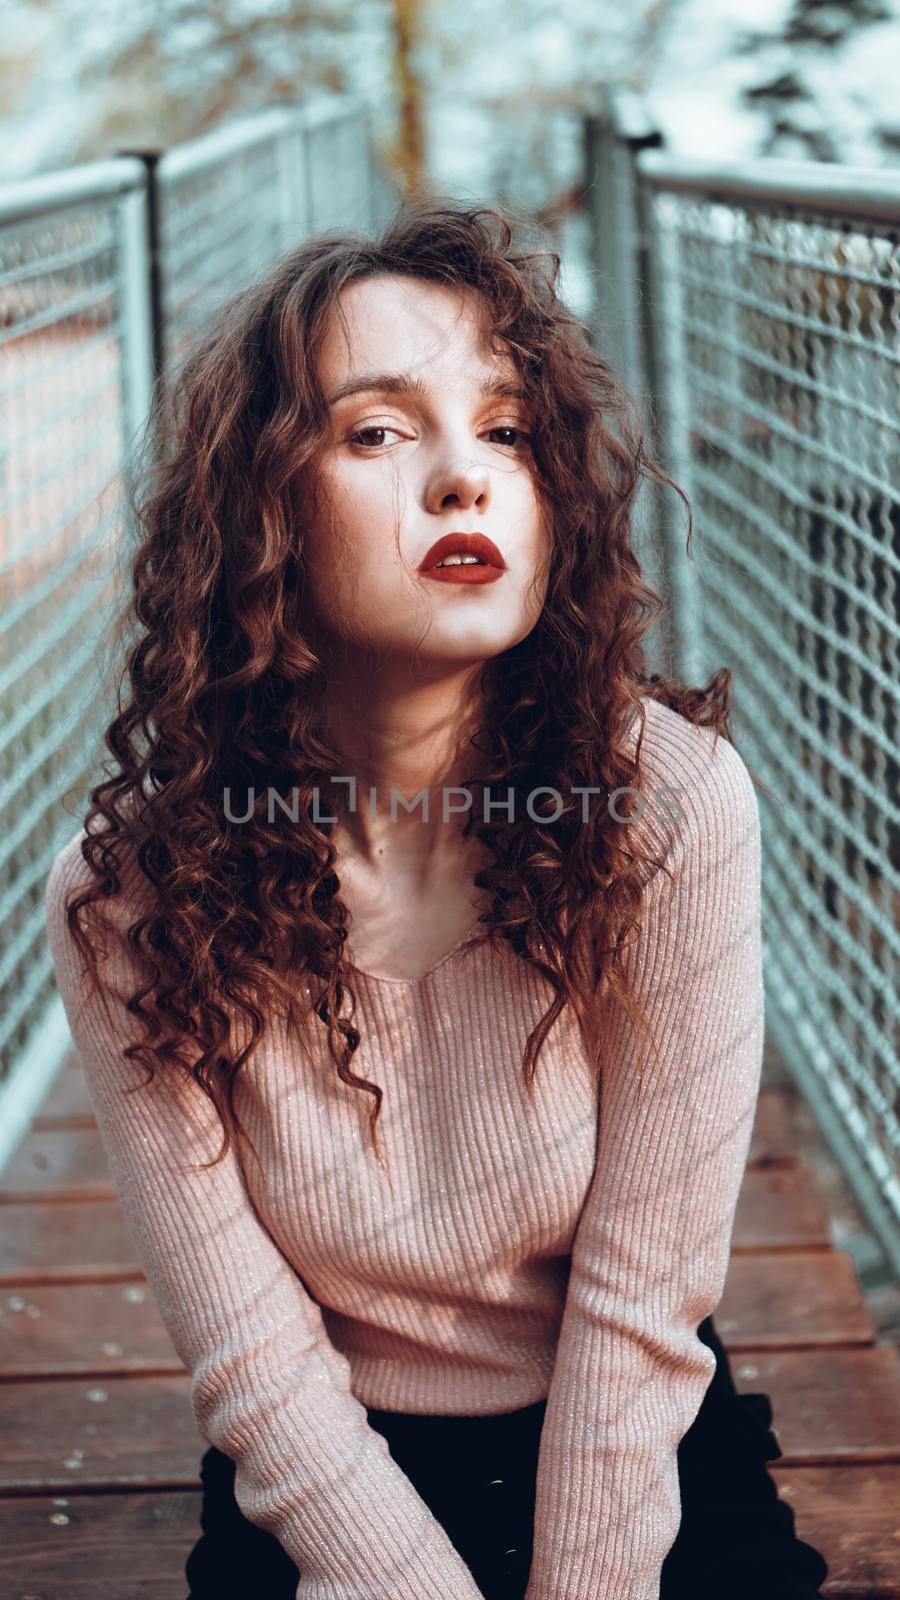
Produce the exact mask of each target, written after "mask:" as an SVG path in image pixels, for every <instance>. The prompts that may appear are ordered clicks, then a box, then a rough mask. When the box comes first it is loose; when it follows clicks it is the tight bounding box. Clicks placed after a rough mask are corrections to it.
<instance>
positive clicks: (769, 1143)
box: [747, 1089, 795, 1167]
mask: <svg viewBox="0 0 900 1600" xmlns="http://www.w3.org/2000/svg"><path fill="white" fill-rule="evenodd" d="M747 1164H748V1166H751V1167H780V1166H788V1167H790V1166H793V1165H794V1164H795V1154H794V1141H793V1137H792V1134H791V1124H790V1114H789V1100H788V1097H787V1095H786V1094H785V1093H784V1092H783V1090H781V1089H761V1090H760V1092H759V1100H758V1102H757V1107H756V1121H755V1122H754V1124H753V1134H752V1136H751V1139H750V1154H749V1156H748V1158H747Z"/></svg>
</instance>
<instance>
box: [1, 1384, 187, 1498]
mask: <svg viewBox="0 0 900 1600" xmlns="http://www.w3.org/2000/svg"><path fill="white" fill-rule="evenodd" d="M205 1448H206V1446H205V1444H204V1442H203V1440H202V1438H201V1436H200V1434H199V1432H198V1430H197V1426H196V1424H195V1422H194V1417H193V1412H192V1410H191V1403H190V1378H189V1377H188V1375H187V1373H181V1374H178V1375H173V1376H165V1377H141V1378H127V1377H120V1378H104V1379H102V1380H99V1381H98V1380H95V1379H90V1378H87V1379H77V1378H57V1379H49V1380H41V1379H38V1380H36V1381H34V1382H28V1381H25V1382H21V1383H19V1382H15V1381H9V1382H7V1383H0V1495H3V1494H36V1493H44V1492H46V1493H48V1494H65V1493H66V1492H67V1490H68V1489H69V1488H71V1487H72V1486H73V1485H77V1489H78V1490H79V1491H84V1490H87V1489H94V1490H96V1489H180V1488H191V1487H193V1486H194V1484H195V1483H197V1482H199V1471H200V1458H201V1456H202V1454H203V1451H204V1449H205Z"/></svg>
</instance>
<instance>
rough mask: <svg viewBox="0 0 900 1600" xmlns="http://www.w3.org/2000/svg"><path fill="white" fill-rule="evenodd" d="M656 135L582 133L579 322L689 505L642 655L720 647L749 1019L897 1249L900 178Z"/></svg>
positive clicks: (651, 530) (713, 656)
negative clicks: (753, 986) (758, 901)
mask: <svg viewBox="0 0 900 1600" xmlns="http://www.w3.org/2000/svg"><path fill="white" fill-rule="evenodd" d="M659 143H660V140H659V136H658V135H654V131H653V129H652V127H651V126H650V125H649V123H648V122H647V121H646V120H643V121H642V119H641V117H640V115H639V114H637V113H636V111H635V107H634V105H633V104H632V105H629V106H626V108H625V109H624V111H623V110H621V109H620V108H619V107H618V106H617V105H616V104H615V102H613V101H610V100H607V101H606V103H605V105H604V106H603V107H602V108H601V110H600V112H599V114H598V116H597V117H596V118H593V119H592V121H591V126H590V128H589V132H588V138H587V149H588V153H589V156H590V157H591V158H592V162H593V164H592V167H591V170H590V172H589V174H588V177H589V180H590V179H591V178H593V180H594V186H595V207H596V209H595V227H594V237H595V240H596V241H597V242H596V251H595V277H596V283H597V291H598V304H597V331H598V339H599V340H600V341H601V342H606V343H607V345H608V348H609V349H610V352H611V355H612V358H613V360H614V364H617V365H618V366H619V369H620V370H621V372H622V374H623V376H624V377H625V378H626V380H627V381H628V382H629V384H630V385H631V386H632V388H633V389H634V391H635V392H636V393H637V394H638V395H639V396H640V399H641V403H642V405H643V408H644V411H645V418H646V420H647V421H648V424H649V426H650V427H651V429H652V433H653V438H654V440H655V442H656V444H657V448H658V450H659V452H660V454H661V456H662V459H663V461H664V464H665V465H666V467H667V469H668V470H669V472H670V473H671V475H672V476H673V477H674V478H675V480H676V482H678V483H680V484H681V486H682V487H683V488H684V489H685V490H686V492H687V493H688V495H689V496H690V498H691V501H692V505H693V509H694V515H695V530H694V540H693V546H692V549H693V553H692V556H691V558H690V559H688V558H687V556H686V554H685V537H686V523H685V517H684V514H683V512H682V511H681V508H680V502H677V501H675V502H674V506H673V505H671V504H670V503H667V502H666V501H661V500H660V498H659V497H658V496H654V502H653V505H652V506H651V507H645V510H646V511H647V515H646V517H645V525H644V534H645V538H646V541H647V548H648V554H649V556H650V558H651V565H653V564H654V562H655V573H656V574H657V575H658V578H659V580H660V582H661V587H662V589H663V591H664V592H665V593H666V595H667V598H668V599H669V603H670V608H671V617H672V627H671V631H670V632H669V634H668V635H667V636H665V637H663V638H662V639H658V640H657V641H656V651H657V664H661V665H663V666H665V667H666V668H668V669H671V670H673V671H675V672H676V673H677V674H678V675H679V676H681V677H683V678H685V679H687V680H688V681H690V682H691V683H700V682H705V681H706V680H707V679H708V677H709V676H710V674H711V673H713V672H714V671H715V670H717V669H718V668H719V667H720V666H722V665H727V666H730V667H731V668H732V670H733V672H734V679H735V696H734V704H735V716H734V723H733V726H734V731H735V737H736V739H737V741H738V744H739V747H740V749H741V751H742V753H743V754H744V755H745V757H746V759H747V760H748V762H749V763H750V765H751V767H752V768H753V770H754V772H755V773H756V774H757V775H758V776H759V777H760V778H761V779H762V780H763V781H764V782H765V783H766V784H767V785H768V786H769V788H770V789H772V790H773V791H774V793H775V795H776V796H777V803H775V804H773V803H772V802H771V801H770V800H769V799H768V797H767V796H766V795H764V794H760V809H761V813H762V818H763V828H764V869H763V871H764V881H763V892H764V933H765V963H766V993H767V1021H768V1026H769V1030H770V1032H771V1035H772V1037H773V1039H774V1042H775V1044H776V1046H777V1047H778V1048H779V1050H780V1052H781V1054H782V1056H783V1057H784V1060H785V1062H786V1064H787V1066H788V1068H789V1069H790V1071H791V1073H792V1075H793V1077H794V1079H795V1080H796V1082H797V1084H798V1087H799V1088H800V1089H801V1090H802V1091H803V1092H804V1094H805V1096H806V1098H807V1100H808V1101H809V1103H810V1104H811V1105H812V1107H813V1109H814V1111H815V1113H816V1115H817V1117H818V1119H819V1121H820V1123H821V1126H822V1129H823V1132H824V1133H825V1135H826V1137H827V1138H828V1141H829V1143H830V1145H831V1146H832V1148H833V1150H834V1152H835V1154H836V1155H837V1157H838V1159H839V1160H840V1162H841V1165H842V1167H843V1169H844V1171H845V1172H846V1175H847V1177H848V1179H849V1181H850V1182H851V1184H852V1186H853V1188H854V1190H855V1192H856V1195H857V1197H858V1199H859V1201H860V1203H861V1205H862V1206H863V1208H864V1210H865V1211H866V1214H867V1216H868V1218H869V1220H870V1222H871V1224H872V1227H873V1230H874V1231H875V1232H876V1233H877V1234H878V1235H879V1237H880V1239H881V1241H882V1243H883V1245H884V1247H885V1249H886V1251H887V1252H888V1254H889V1256H890V1258H891V1260H892V1262H893V1264H894V1267H895V1269H896V1270H897V1271H900V1164H898V1155H900V1117H898V1088H900V988H898V969H897V957H898V949H900V781H898V780H900V583H898V578H900V422H898V408H897V394H898V377H900V249H898V238H900V234H898V228H900V180H898V177H897V175H896V174H895V173H892V172H883V171H878V170H876V171H868V170H859V169H856V170H854V169H851V168H841V167H839V166H834V165H827V164H820V163H799V162H781V161H777V162H776V161H755V162H747V163H742V164H734V165H730V166H728V167H718V168H710V167H707V166H705V165H704V164H703V163H701V162H698V161H689V160H679V159H678V158H677V157H674V156H671V155H669V154H667V153H666V152H664V151H662V150H660V149H653V148H648V146H651V147H652V146H653V145H659ZM671 499H672V500H674V497H671Z"/></svg>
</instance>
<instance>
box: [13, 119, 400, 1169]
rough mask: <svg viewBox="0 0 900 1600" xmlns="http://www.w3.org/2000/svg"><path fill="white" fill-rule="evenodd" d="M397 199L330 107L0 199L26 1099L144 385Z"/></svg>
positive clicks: (50, 991) (92, 730) (19, 1034)
mask: <svg viewBox="0 0 900 1600" xmlns="http://www.w3.org/2000/svg"><path fill="white" fill-rule="evenodd" d="M397 198H398V195H397V192H396V191H395V190H394V188H393V186H392V185H391V183H390V181H389V180H388V178H387V176H386V175H385V173H384V172H383V171H382V169H381V167H380V165H379V163H378V161H377V160H376V158H375V156H374V154H373V141H372V139H371V137H370V130H369V124H368V113H367V108H366V107H365V106H364V105H361V104H359V103H358V102H355V101H349V100H344V99H339V100H335V101H326V102H323V103H321V104H319V105H315V106H310V107H302V108H299V109H297V110H293V109H282V110H275V111H271V112H267V113H264V114H262V115H260V116H258V117H254V118H250V119H244V120H242V121H240V122H236V123H234V124H232V125H230V126H227V127H225V128H224V129H223V130H222V131H220V132H216V133H213V134H211V135H209V136H208V137H205V138H203V139H199V140H197V141H194V142H192V143H191V144H189V145H184V146H181V147H179V148H177V149H173V150H170V151H167V152H165V153H164V154H162V155H161V156H159V157H157V156H156V155H155V154H151V155H126V156H122V157H119V158H117V159H115V160H110V161H103V162H93V163H90V164H88V165H85V166H82V167H73V168H70V169H68V170H65V171H62V172H59V173H50V174H43V175H40V176H38V177H35V178H32V179H25V180H21V181H18V182H16V183H11V184H6V185H0V353H2V362H0V416H2V426H0V438H2V443H0V930H2V940H0V1085H3V1084H4V1082H5V1083H6V1087H7V1088H10V1080H11V1079H12V1077H14V1076H15V1077H16V1078H18V1079H20V1080H21V1081H23V1082H25V1083H26V1089H25V1091H24V1093H25V1096H26V1098H27V1099H28V1098H34V1097H35V1096H36V1095H37V1096H38V1097H39V1093H38V1092H39V1080H40V1077H41V1074H42V1073H43V1074H44V1075H46V1074H47V1073H50V1074H51V1075H52V1070H54V1069H55V1065H56V1060H54V1059H53V1049H52V1048H51V1047H49V1046H48V1041H47V1035H46V1030H45V1028H44V1026H43V1024H44V1022H45V1020H46V1016H47V1008H48V1006H50V1003H51V1001H52V1000H53V998H54V996H55V985H54V979H53V972H52V966H51V962H50V956H49V951H48V950H47V947H46V940H45V934H44V911H43V891H44V884H45V881H46V876H47V872H48V870H49V867H50V864H51V861H52V859H53V856H54V855H55V853H56V851H57V850H58V849H59V848H60V846H61V845H62V844H63V843H64V841H65V839H66V838H68V837H70V836H71V834H72V833H73V832H74V831H75V828H76V825H78V826H80V816H82V815H83V813H84V808H85V806H86V804H87V791H88V788H89V787H90V786H91V785H92V784H93V783H95V782H96V781H97V778H98V776H99V773H98V771H97V750H98V743H99V736H100V732H101V731H102V728H103V726H105V724H106V722H107V721H108V720H109V717H110V716H111V715H112V713H113V709H114V703H113V701H112V699H111V698H110V694H111V687H112V686H110V685H109V684H107V683H105V682H104V670H103V669H104V665H105V663H104V661H103V655H104V645H103V640H104V638H105V630H106V627H107V624H108V623H109V622H110V621H111V620H112V615H113V610H112V607H113V604H114V601H115V597H116V593H117V583H118V581H119V579H120V577H121V574H120V573H119V572H118V571H117V565H118V563H119V561H120V559H121V556H122V551H123V543H124V542H123V540H122V532H123V518H124V516H125V515H126V514H127V508H126V503H125V498H124V475H125V473H126V472H127V468H128V461H129V454H130V449H131V446H132V444H133V443H134V441H135V439H136V437H137V435H138V433H139V431H140V429H141V428H142V426H143V424H144V421H145V419H146V416H147V410H148V406H149V401H150V397H151V393H152V386H153V382H154V377H155V374H156V371H157V370H158V368H159V366H160V364H161V363H165V364H166V366H167V367H171V366H172V365H173V364H174V363H176V362H177V361H178V359H179V358H180V356H181V355H182V354H183V353H184V351H185V350H186V349H187V348H188V346H189V345H190V343H191V340H192V339H193V338H194V336H195V335H196V333H197V332H198V331H199V330H200V328H201V327H202V326H203V325H204V323H205V322H206V321H207V319H208V318H209V317H210V315H211V314H212V313H213V312H214V311H215V309H216V307H217V306H218V305H220V304H221V303H222V302H223V301H224V300H225V299H226V298H227V297H228V296H229V295H231V294H232V293H234V292H236V291H238V290H240V289H241V288H242V287H244V286H245V285H246V284H248V283H249V282H250V281H252V279H253V278H254V277H255V276H256V275H257V274H258V273H259V272H261V271H262V270H263V269H264V268H265V267H266V266H267V265H268V264H269V263H270V262H271V261H272V260H273V259H274V258H275V257H276V256H277V255H278V254H279V253H280V252H281V251H282V250H284V249H286V248H288V247H289V246H290V245H291V244H292V243H294V242H296V241H298V240H299V239H301V238H303V237H305V236H307V235H309V234H311V233H315V232H318V231H320V230H321V229H324V228H327V227H331V226H348V227H354V228H355V227H361V228H363V229H368V228H370V227H374V226H376V225H377V223H378V222H379V221H380V220H381V219H382V218H383V217H384V215H385V214H386V213H387V211H388V210H389V209H390V207H391V206H392V205H393V204H394V203H395V202H396V200H397ZM100 751H101V754H102V753H103V752H102V745H101V746H100ZM60 796H67V797H72V796H74V797H75V798H74V801H73V800H72V798H68V799H67V801H66V804H65V806H64V805H63V804H61V802H60ZM79 805H81V811H80V813H79ZM59 1043H60V1046H61V1047H62V1045H63V1044H64V1039H63V1037H62V1035H61V1037H60V1041H59ZM57 1059H58V1057H57ZM14 1068H15V1073H14V1072H13V1069H14ZM29 1085H30V1087H28V1086H29ZM4 1103H6V1102H4ZM24 1114H25V1113H24V1111H22V1112H21V1115H16V1114H10V1115H8V1116H7V1117H6V1119H5V1121H6V1128H5V1133H6V1135H7V1137H5V1138H0V1143H2V1145H3V1148H4V1149H8V1148H10V1147H11V1142H12V1141H13V1139H14V1134H15V1126H14V1125H15V1124H16V1122H17V1121H18V1122H22V1120H23V1118H24Z"/></svg>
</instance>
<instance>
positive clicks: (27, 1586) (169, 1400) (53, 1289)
mask: <svg viewBox="0 0 900 1600" xmlns="http://www.w3.org/2000/svg"><path fill="white" fill-rule="evenodd" d="M787 1105H788V1102H787V1101H786V1097H785V1095H784V1094H783V1093H782V1092H781V1091H780V1090H778V1089H775V1088H772V1087H764V1088H763V1090H762V1093H761V1095H760V1102H759V1113H758V1117H757V1123H756V1128H755V1131H754V1137H753V1145H752V1149H751V1154H750V1162H749V1165H748V1169H747V1173H746V1177H745V1180H744V1185H743V1188H742V1191H741V1198H740V1201H739V1205H738V1213H737V1218H736V1223H735V1232H734V1239H733V1250H732V1258H731V1267H730V1271H729V1276H728V1283H727V1286H726V1291H725V1295H724V1297H723V1299H722V1302H721V1305H720V1306H719V1308H718V1310H717V1312H716V1315H715V1321H716V1326H717V1328H718V1330H719V1333H720V1335H721V1337H722V1338H723V1340H724V1342H725V1344H726V1345H727V1347H728V1350H729V1354H730V1355H731V1357H732V1365H733V1369H734V1374H735V1378H736V1380H737V1383H738V1386H739V1388H741V1389H742V1390H744V1391H749V1392H753V1391H759V1390H763V1391H765V1392H766V1393H768V1394H769V1395H770V1396H771V1399H772V1403H773V1407H774V1430H775V1433H776V1436H777V1438H778V1441H779V1444H780V1446H781V1449H782V1451H783V1458H782V1459H781V1460H780V1461H778V1462H776V1463H773V1464H772V1466H771V1471H772V1475H773V1477H774V1478H775V1479H776V1480H777V1482H778V1486H779V1492H780V1494H781V1495H782V1496H783V1497H784V1498H785V1499H787V1500H789V1502H790V1504H791V1505H792V1506H793V1508H794V1512H795V1515H796V1525H797V1532H798V1534H799V1536H800V1537H801V1538H805V1539H806V1540H808V1541H809V1542H810V1543H811V1544H814V1545H815V1546H816V1547H817V1548H818V1549H820V1550H821V1551H822V1552H823V1554H824V1555H825V1557H826V1559H827V1561H828V1562H829V1565H830V1568H831V1571H830V1575H829V1577H828V1579H827V1580H826V1584H825V1586H824V1589H823V1593H824V1594H826V1595H828V1596H834V1597H838V1596H839V1597H841V1600H863V1597H866V1600H875V1597H877V1600H893V1597H898V1600H900V1356H898V1353H897V1351H896V1350H895V1349H894V1348H893V1347H891V1346H887V1345H882V1344H879V1343H878V1340H877V1337H876V1334H875V1330H874V1328H873V1325H872V1322H871V1320H870V1317H869V1315H868V1312H867V1309H866V1306H865V1304H864V1301H863V1298H862V1295H861V1293H860V1290H859V1286H858V1283H857V1279H856V1274H855V1269H854V1265H853V1261H852V1258H851V1257H850V1256H849V1255H848V1254H847V1253H845V1252H843V1251H841V1250H838V1249H835V1248H834V1247H833V1245H832V1243H831V1238H830V1234H829V1225H828V1218H827V1216H826V1214H825V1210H824V1207H823V1203H822V1200H821V1198H820V1196H819V1194H818V1192H817V1190H816V1187H815V1184H814V1182H813V1179H812V1176H811V1173H810V1172H809V1170H808V1168H807V1167H805V1166H803V1165H801V1164H799V1163H798V1162H797V1161H795V1159H794V1157H793V1155H792V1148H791V1136H790V1130H789V1122H788V1114H787ZM205 1448H206V1447H205V1444H204V1441H203V1440H202V1439H201V1438H200V1436H199V1434H198V1432H197V1429H196V1426H195V1424H194V1420H193V1416H192V1413H191V1408H190V1402H189V1379H188V1375H187V1373H186V1372H185V1370H184V1368H183V1367H182V1365H181V1363H180V1361H179V1360H178V1357H177V1356H176V1354H175V1352H174V1350H173V1349H172V1346H171V1344H170V1342H169V1339H168V1336H167V1334H166V1331H165V1328H164V1326H163V1324H162V1321H161V1319H160V1317H159V1314H158V1312H157V1310H156V1308H155V1305H154V1304H153V1301H152V1299H151V1297H150V1294H149V1291H148V1289H147V1286H146V1282H145V1279H144V1277H143V1274H142V1272H141V1270H140V1268H139V1266H138V1265H137V1262H136V1261H135V1259H134V1254H133V1251H132V1248H131V1244H130V1241H129V1239H128V1236H127V1234H126V1231H125V1227H124V1223H123V1220H122V1217H121V1214H120V1211H119V1207H118V1204H117V1201H116V1196H115V1192H114V1190H113V1188H112V1185H111V1183H110V1179H109V1176H108V1173H107V1167H106V1161H105V1157H104V1152H103V1147H102V1144H101V1142H100V1139H99V1136H98V1133H97V1129H96V1126H95V1123H94V1118H93V1115H92V1112H91V1106H90V1102H89V1100H88V1096H87V1090H86V1087H85V1083H84V1078H83V1075H82V1072H81V1068H80V1066H79V1063H78V1060H77V1058H76V1056H75V1055H74V1053H73V1054H72V1055H70V1057H69V1058H68V1060H67V1062H66V1064H65V1065H64V1067H63V1068H62V1070H61V1072H60V1074H59V1077H58V1079H57V1082H56V1084H55V1086H54V1088H53V1090H52V1092H51V1094H50V1095H49V1096H48V1099H47V1101H46V1102H45V1104H44V1106H43V1108H42V1110H41V1113H40V1114H39V1115H38V1116H36V1117H35V1118H34V1120H33V1122H32V1124H31V1127H30V1129H29V1131H28V1133H27V1135H26V1137H25V1138H24V1140H23V1141H22V1143H21V1144H20V1146H19V1148H18V1150H17V1151H16V1152H15V1154H14V1156H13V1158H12V1159H11V1161H10V1162H9V1163H8V1164H7V1167H6V1169H5V1171H4V1172H3V1173H2V1175H0V1600H151V1597H152V1600H184V1597H185V1595H186V1592H187V1582H186V1580H185V1577H184V1563H185V1560H186V1558H187V1555H188V1552H189V1551H190V1549H191V1547H192V1545H193V1544H194V1542H195V1541H196V1539H197V1538H198V1537H199V1520H198V1519H199V1510H200V1485H199V1479H198V1469H199V1462H200V1457H201V1455H202V1453H203V1450H204V1449H205ZM723 1600H727V1597H725V1596H723ZM760 1600H765V1597H763V1596H761V1597H760Z"/></svg>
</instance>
